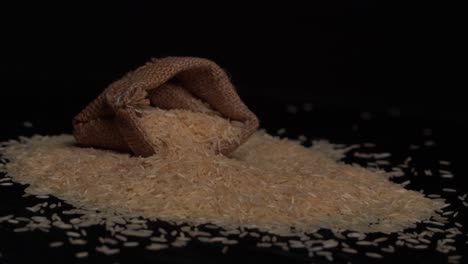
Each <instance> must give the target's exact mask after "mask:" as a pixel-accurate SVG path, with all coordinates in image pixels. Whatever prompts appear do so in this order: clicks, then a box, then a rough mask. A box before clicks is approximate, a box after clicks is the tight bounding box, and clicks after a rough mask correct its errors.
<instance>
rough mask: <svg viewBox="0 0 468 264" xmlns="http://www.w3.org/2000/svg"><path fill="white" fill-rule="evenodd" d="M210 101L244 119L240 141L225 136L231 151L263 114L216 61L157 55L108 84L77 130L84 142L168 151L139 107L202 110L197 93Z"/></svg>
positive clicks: (225, 149) (137, 151)
mask: <svg viewBox="0 0 468 264" xmlns="http://www.w3.org/2000/svg"><path fill="white" fill-rule="evenodd" d="M194 97H195V98H197V99H200V100H202V101H204V102H206V103H208V104H209V105H210V106H211V107H212V108H213V109H214V110H216V111H218V112H219V113H221V115H222V116H224V117H226V118H228V119H230V120H234V121H238V122H241V123H243V128H242V132H241V135H240V141H235V140H233V141H224V142H222V144H221V148H220V149H219V152H221V153H223V154H227V153H229V152H231V151H233V150H235V149H236V148H237V147H238V146H239V145H240V144H242V143H243V142H245V141H246V140H247V138H248V137H249V136H250V135H251V134H252V133H253V132H255V131H256V130H257V128H258V119H257V117H256V116H255V114H253V113H252V112H251V111H250V110H249V109H248V108H247V106H246V105H245V104H244V103H243V102H242V100H241V99H240V97H239V96H238V94H237V92H236V90H235V88H234V86H233V85H232V83H231V82H230V80H229V78H228V76H227V75H226V73H225V72H224V70H223V69H221V68H220V67H219V66H218V65H216V64H215V63H214V62H212V61H210V60H207V59H202V58H194V57H167V58H162V59H153V60H152V61H151V62H149V63H147V64H146V65H144V66H142V67H140V68H138V69H136V70H135V71H133V72H130V73H128V74H127V75H126V76H124V77H123V78H122V79H120V80H117V81H115V82H114V83H112V84H111V85H110V86H109V87H108V88H106V89H105V90H104V91H103V92H102V93H101V94H100V95H99V96H98V97H97V98H96V99H95V100H94V101H92V102H91V103H90V104H89V105H88V106H87V107H86V108H85V109H84V110H82V111H81V112H80V113H79V114H78V115H76V116H75V118H74V119H73V135H74V137H75V139H76V140H77V142H78V143H79V144H80V145H82V146H92V147H99V148H105V149H113V150H118V151H125V152H131V153H133V154H134V155H137V156H143V157H147V156H151V155H154V154H160V155H163V154H164V153H165V152H166V151H167V146H166V144H165V143H164V140H163V139H161V140H160V141H158V142H153V141H151V140H149V137H148V135H147V132H146V131H145V130H144V128H143V127H142V126H141V123H140V120H139V118H140V117H141V112H140V111H139V109H141V107H143V106H149V105H151V106H156V107H159V108H162V109H187V110H192V111H198V110H199V109H198V107H197V106H195V105H194V103H193V101H194V100H193V98H194Z"/></svg>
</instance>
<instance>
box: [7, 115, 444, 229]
mask: <svg viewBox="0 0 468 264" xmlns="http://www.w3.org/2000/svg"><path fill="white" fill-rule="evenodd" d="M142 113H143V116H142V124H144V127H145V128H146V130H147V134H148V136H149V137H150V138H151V140H154V141H159V142H161V141H162V142H164V144H165V146H166V147H167V149H168V152H167V153H165V155H159V156H158V155H155V156H151V157H147V158H142V157H133V156H130V155H128V154H124V153H116V152H112V151H106V150H99V149H93V148H81V147H78V146H76V145H75V141H74V139H73V137H72V136H70V135H59V136H34V137H32V138H21V139H20V141H10V142H8V143H7V144H5V147H3V148H2V149H0V153H1V154H2V155H3V157H4V158H6V159H8V160H9V162H8V163H7V164H5V165H3V167H0V170H2V171H5V172H7V173H8V175H11V176H12V177H13V178H14V180H15V181H17V182H20V183H23V184H29V185H30V186H29V187H28V188H27V192H28V193H32V194H36V195H37V194H43V195H45V194H51V195H55V196H57V197H58V198H61V199H63V200H65V201H67V202H69V203H71V204H73V205H75V206H77V207H80V208H89V209H98V210H101V211H104V212H110V213H113V212H117V213H119V214H124V215H128V216H143V217H147V218H151V219H154V218H157V219H161V220H170V221H184V222H188V223H214V224H216V225H219V226H222V227H236V226H245V227H258V228H260V229H262V230H266V231H269V232H271V233H277V234H285V235H288V234H291V232H292V231H291V228H294V232H307V231H313V230H316V229H318V228H333V229H346V230H355V231H360V232H383V233H391V232H398V231H401V230H404V229H406V228H410V227H414V226H415V224H416V223H417V222H421V221H423V220H426V219H429V218H430V217H431V216H433V215H435V211H436V210H439V209H441V208H443V207H444V203H443V202H442V201H440V200H431V199H428V198H425V197H424V195H423V194H421V193H419V192H416V191H411V190H407V189H405V188H403V187H402V186H401V185H399V184H395V183H393V182H391V181H389V180H388V179H387V178H388V177H387V176H386V175H384V174H383V173H379V172H375V171H371V170H368V169H366V168H363V167H358V166H352V165H347V164H344V163H342V162H340V161H339V160H338V159H337V158H336V157H337V156H339V155H337V153H336V150H334V149H333V146H332V145H330V146H328V147H325V146H324V145H323V144H322V145H320V147H317V148H314V147H312V148H306V147H303V146H302V145H301V144H300V143H299V142H297V141H293V140H289V139H280V138H278V137H273V136H271V135H269V134H267V133H265V132H262V131H258V132H256V133H255V134H254V135H253V136H252V137H251V138H250V139H249V140H248V141H247V142H245V143H244V144H243V145H241V146H240V147H239V148H238V149H237V150H236V151H234V152H233V153H231V154H230V155H229V156H224V155H221V154H217V151H216V149H217V148H219V146H220V144H221V142H223V141H225V140H238V135H239V131H240V126H241V125H240V124H239V123H237V122H232V121H229V120H227V119H224V118H222V117H221V116H219V115H217V114H214V113H213V112H205V113H201V112H199V113H196V112H190V111H187V110H162V109H157V108H151V109H142ZM333 151H335V152H333Z"/></svg>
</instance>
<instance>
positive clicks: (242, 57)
mask: <svg viewBox="0 0 468 264" xmlns="http://www.w3.org/2000/svg"><path fill="white" fill-rule="evenodd" d="M460 12H461V10H460V9H459V8H457V7H456V6H440V5H435V4H429V3H424V4H416V3H412V5H410V3H406V4H405V5H403V4H398V3H396V2H395V3H393V4H388V5H384V4H379V5H377V4H375V3H374V2H373V1H365V0H360V1H353V2H333V3H328V4H323V3H321V4H319V3H312V4H310V3H309V4H305V3H294V2H279V3H270V4H268V5H259V6H254V5H252V4H249V5H247V4H245V5H241V4H232V3H231V4H229V3H224V4H211V5H210V4H207V3H205V4H204V5H201V4H200V3H197V4H188V3H176V4H173V5H171V6H168V5H162V4H155V3H152V4H150V3H149V2H136V1H135V2H125V3H119V4H117V3H112V4H110V3H108V4H101V5H97V3H93V4H83V3H81V4H79V3H78V2H75V4H67V5H63V4H57V3H56V4H44V3H40V4H35V5H32V4H26V3H22V4H17V5H15V6H3V7H2V9H1V19H2V20H3V21H2V24H1V26H2V32H1V36H2V37H1V44H0V45H2V46H3V48H2V49H1V59H0V81H1V91H2V93H1V97H2V98H3V99H4V100H2V105H1V110H2V112H3V111H10V110H11V109H12V108H15V111H17V112H19V111H21V110H20V109H18V107H16V105H18V104H21V105H23V106H26V109H24V110H25V111H24V113H23V115H24V116H28V115H30V114H31V113H30V111H29V109H34V110H35V111H36V112H37V111H38V112H45V113H47V114H48V113H50V111H53V109H54V108H56V107H61V108H62V111H61V112H60V113H61V114H63V118H65V117H67V118H69V117H71V116H72V115H74V114H76V113H77V112H78V111H79V110H81V108H82V107H83V106H84V105H85V104H86V103H87V102H88V101H89V100H91V99H92V98H93V97H94V96H96V95H97V94H99V92H100V91H101V90H102V89H103V88H105V87H106V86H107V85H108V84H109V83H110V82H112V81H113V80H115V79H117V78H119V77H121V76H122V75H123V74H124V73H126V72H127V71H129V70H131V69H134V68H136V67H137V66H139V65H141V64H143V63H144V62H146V61H147V60H149V59H150V58H151V57H162V56H168V55H175V56H199V57H206V58H209V59H212V60H214V61H216V62H217V63H218V64H220V65H221V66H222V67H223V68H225V69H226V70H227V71H228V72H229V74H230V76H231V77H232V81H233V82H234V84H235V85H236V86H237V88H238V90H239V93H240V94H241V96H242V97H243V98H245V100H246V101H248V102H249V103H250V102H252V103H251V105H253V104H257V102H297V101H300V102H304V101H307V102H313V103H315V104H321V105H325V106H330V107H334V108H350V107H351V108H361V109H371V110H372V109H379V110H383V109H385V108H388V107H392V106H398V107H402V108H403V109H405V110H407V111H406V112H408V113H411V114H414V115H417V116H423V117H429V118H443V119H452V120H457V121H466V120H467V118H466V116H465V115H464V112H466V106H465V102H464V97H465V96H464V95H463V93H464V91H463V89H464V88H465V87H466V82H465V81H464V80H462V74H463V72H464V69H465V68H466V66H465V65H464V61H466V51H465V48H463V47H464V46H466V45H465V44H466V41H464V34H463V30H462V24H463V23H462V16H460V15H459V13H460Z"/></svg>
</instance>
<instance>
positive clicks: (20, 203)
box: [0, 99, 468, 263]
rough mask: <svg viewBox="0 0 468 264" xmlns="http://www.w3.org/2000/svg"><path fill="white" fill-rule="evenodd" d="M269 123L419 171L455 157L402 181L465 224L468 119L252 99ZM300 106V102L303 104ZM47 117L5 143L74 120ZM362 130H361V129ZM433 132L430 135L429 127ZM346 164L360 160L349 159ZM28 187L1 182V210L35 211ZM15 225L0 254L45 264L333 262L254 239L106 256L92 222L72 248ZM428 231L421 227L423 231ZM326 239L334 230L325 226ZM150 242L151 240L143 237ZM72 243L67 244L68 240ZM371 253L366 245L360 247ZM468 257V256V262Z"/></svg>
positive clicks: (414, 258) (1, 238)
mask: <svg viewBox="0 0 468 264" xmlns="http://www.w3.org/2000/svg"><path fill="white" fill-rule="evenodd" d="M248 101H249V103H250V104H251V105H255V107H253V108H254V109H255V111H256V112H257V113H258V115H259V117H260V118H261V120H262V126H263V127H264V128H267V130H268V131H270V132H271V133H275V131H276V130H277V129H279V128H283V127H284V128H287V131H288V132H287V135H288V136H289V137H291V138H296V137H297V136H299V135H300V134H304V135H306V136H308V137H310V138H312V139H321V138H322V139H323V138H325V139H329V140H331V141H332V142H334V143H344V144H360V143H364V142H373V143H376V144H377V147H376V148H375V149H373V150H372V151H377V152H378V151H382V152H391V153H392V158H391V160H392V162H393V163H395V164H399V163H402V162H403V160H405V159H406V157H408V156H411V157H412V158H413V161H412V163H411V167H414V168H416V169H417V170H418V171H419V172H420V173H422V171H423V170H424V169H433V170H434V171H436V170H437V169H439V164H438V161H439V160H448V161H450V162H452V163H453V165H452V166H450V167H449V169H450V170H451V171H453V173H454V174H455V175H456V176H455V178H454V179H440V178H439V177H437V176H432V177H427V176H416V177H415V176H408V177H404V178H398V179H395V181H397V182H402V181H404V180H406V179H411V180H412V183H411V184H410V185H409V186H408V188H410V189H414V190H420V189H423V190H425V192H426V193H441V194H442V195H443V197H444V198H448V199H449V201H452V202H454V205H453V206H452V207H451V208H450V210H452V209H455V210H459V211H460V214H459V216H458V217H457V219H456V221H457V222H460V223H466V222H467V221H466V220H467V212H468V210H467V208H466V207H463V206H461V205H460V203H459V201H457V199H456V195H460V194H462V193H466V192H468V188H467V186H468V185H467V178H466V176H465V175H466V173H467V170H466V167H465V162H464V156H463V155H461V154H462V153H463V152H464V151H463V149H466V147H467V144H466V141H465V140H463V138H464V135H466V133H467V132H468V131H467V127H466V125H463V124H457V123H455V122H452V121H447V120H437V119H421V118H415V117H412V116H407V115H406V113H405V112H401V113H400V116H395V109H389V111H387V112H385V111H384V112H375V111H370V112H369V113H370V114H371V116H372V118H371V119H370V120H363V119H362V118H361V116H362V111H361V110H358V109H338V108H322V107H315V109H314V110H313V111H312V112H304V111H303V110H301V109H300V107H299V112H298V113H297V114H291V113H287V112H286V110H285V109H286V108H287V107H288V105H285V104H271V103H270V104H263V103H261V102H258V101H257V102H256V103H255V104H253V103H254V102H255V99H252V100H248ZM299 106H300V105H299ZM50 114H51V115H45V114H44V113H43V114H42V118H32V119H27V120H29V121H32V123H33V124H34V127H33V128H24V127H22V123H21V122H20V120H9V121H7V124H8V126H6V127H5V129H3V131H2V138H1V139H2V140H4V139H9V138H14V137H16V136H18V135H31V134H33V133H41V134H44V133H47V134H48V133H59V132H66V131H69V127H68V121H69V120H68V119H67V118H60V117H59V116H55V115H53V113H50ZM356 128H357V129H356ZM427 129H431V131H432V135H430V136H427V135H424V134H425V133H426V134H427ZM424 131H426V132H424ZM428 140H431V141H434V142H435V145H434V146H424V142H426V141H428ZM410 144H414V145H418V146H421V148H420V149H419V150H410V149H409V145H410ZM346 160H347V162H351V161H354V159H353V158H352V157H351V156H349V157H347V158H346ZM442 187H451V188H456V189H457V190H458V191H459V192H458V193H457V194H447V193H442V192H441V188H442ZM21 194H22V188H21V187H19V186H15V187H14V188H11V187H1V189H0V215H7V214H11V213H14V214H15V215H17V216H21V215H25V216H28V213H27V211H26V210H25V209H24V208H25V206H27V205H29V206H31V205H34V204H36V203H37V202H38V201H37V199H36V200H35V198H21ZM159 225H163V226H164V227H166V228H168V226H167V225H166V224H164V223H153V224H152V226H151V227H152V228H156V227H158V226H159ZM13 228H14V225H9V224H4V225H3V224H2V225H1V226H0V252H2V254H3V257H2V258H0V263H2V261H3V263H31V262H32V261H33V260H34V261H40V262H42V263H46V262H47V263H74V262H76V263H85V262H96V263H98V262H99V263H153V262H157V263H239V262H245V263H261V262H270V263H310V262H311V261H313V263H322V262H324V263H325V262H327V261H326V260H325V259H322V258H314V259H310V258H308V257H307V254H306V252H304V251H301V250H291V251H290V252H283V251H281V250H279V249H276V250H272V249H259V248H256V247H255V240H254V239H252V238H250V239H245V240H241V243H240V245H237V246H233V247H231V248H230V249H229V252H228V254H226V255H223V254H221V249H222V246H221V245H216V244H215V245H211V244H201V243H194V244H189V246H188V247H186V248H183V249H170V250H167V251H162V252H156V253H155V252H148V251H146V250H145V249H144V248H143V246H142V247H139V248H137V249H127V248H122V252H121V254H119V255H117V256H111V257H105V256H104V255H102V254H99V253H96V252H95V251H94V247H95V246H96V245H97V243H98V242H97V237H98V236H103V235H104V234H105V232H104V229H103V228H102V227H93V228H91V229H87V231H88V237H87V240H88V241H90V242H89V244H88V245H87V246H71V245H68V246H65V247H63V248H58V249H53V248H48V244H49V243H50V242H52V241H56V240H62V239H65V238H66V236H65V235H64V233H63V231H61V230H55V231H52V232H51V233H42V232H40V231H37V232H34V233H24V234H23V233H20V234H18V233H13V232H12V229H13ZM419 230H421V229H419ZM322 234H324V235H326V236H327V231H322ZM465 240H466V237H463V238H462V239H461V240H458V242H457V243H459V244H457V245H458V248H459V250H458V251H457V252H454V253H451V255H453V254H461V255H464V256H465V257H466V253H467V252H466V244H464V243H465V242H464V241H465ZM141 241H142V243H144V244H143V245H145V243H148V241H146V242H145V240H144V239H142V240H141ZM66 244H67V243H66ZM359 249H360V250H362V251H364V249H365V248H362V247H361V248H359ZM81 250H88V251H89V252H90V257H89V258H87V259H84V260H79V261H77V260H75V258H74V255H73V254H74V253H75V252H78V251H81ZM385 256H386V257H385V258H384V259H383V260H382V261H378V262H380V263H395V262H396V261H403V260H404V261H405V262H411V263H446V261H447V256H444V255H443V254H441V253H437V252H436V251H435V250H434V249H431V250H424V251H422V250H410V249H407V248H398V247H397V252H396V253H395V254H385ZM347 261H352V262H353V263H374V262H376V261H375V260H373V259H369V258H367V257H365V256H362V255H361V254H359V255H357V256H353V255H346V254H343V253H341V252H339V250H338V251H337V252H336V253H335V262H336V263H346V262H347ZM464 261H466V259H464Z"/></svg>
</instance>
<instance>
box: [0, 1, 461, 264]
mask: <svg viewBox="0 0 468 264" xmlns="http://www.w3.org/2000/svg"><path fill="white" fill-rule="evenodd" d="M460 12H461V9H460V8H459V7H456V6H438V5H432V4H428V3H425V4H416V3H412V5H409V4H408V3H405V4H401V3H396V2H393V4H389V5H385V4H375V3H374V2H373V1H364V0H361V1H352V2H333V3H327V4H323V3H320V4H318V3H312V4H311V3H308V4H304V3H302V4H300V3H294V2H283V3H269V4H268V5H263V6H253V5H252V4H249V5H247V4H246V5H240V4H232V3H231V4H228V3H222V4H221V3H219V4H215V5H208V4H205V6H201V5H200V3H197V4H187V3H176V4H174V5H172V6H167V5H160V4H155V3H149V2H126V3H119V4H117V3H112V4H110V3H109V4H107V5H104V4H101V5H97V4H96V3H92V4H83V3H80V4H78V2H76V3H74V4H70V3H69V4H67V5H63V4H44V3H40V4H35V5H32V4H26V3H18V4H16V5H15V6H2V8H1V9H0V13H1V14H0V19H1V20H2V21H1V32H0V34H1V35H0V47H1V51H0V55H1V58H0V98H1V103H0V111H1V114H2V127H0V128H1V129H2V133H1V138H0V139H1V140H6V139H9V138H12V137H16V136H18V135H20V134H26V135H28V134H32V133H43V134H48V133H59V132H70V131H71V119H72V117H73V116H74V115H75V114H77V113H78V112H79V111H80V110H81V109H82V108H83V107H84V106H85V105H86V104H87V103H88V102H89V101H90V100H92V99H93V98H94V97H95V96H97V95H98V94H99V93H100V92H101V91H102V90H103V89H104V88H105V87H106V86H107V85H108V84H110V83H111V82H112V81H114V80H116V79H118V78H120V77H121V76H122V75H123V74H125V73H126V72H127V71H129V70H131V69H134V68H136V67H138V66H140V65H142V64H143V63H145V62H146V61H148V60H149V59H150V58H151V57H163V56H169V55H171V56H197V57H205V58H209V59H212V60H214V61H215V62H217V63H218V64H219V65H221V66H222V67H223V68H224V69H226V70H227V72H228V73H229V75H230V77H231V79H232V81H233V83H234V84H235V85H236V87H237V89H238V92H239V94H240V95H241V97H242V98H243V99H244V100H245V101H246V103H247V104H248V105H249V107H251V108H252V109H253V110H254V112H256V113H257V114H258V116H259V117H260V120H261V124H262V126H263V127H266V128H268V129H270V130H271V131H274V130H276V129H278V128H280V127H287V128H288V131H289V132H288V133H289V134H288V136H291V137H296V136H298V135H299V134H301V133H305V134H306V135H307V136H311V137H314V138H315V137H316V138H328V139H331V140H332V141H333V142H340V143H362V142H365V141H371V142H377V143H378V144H379V146H380V147H381V148H382V149H381V151H390V152H392V153H394V158H395V161H398V162H401V161H402V160H404V158H406V157H407V156H408V155H410V154H411V155H413V154H415V153H409V150H408V149H407V146H408V145H409V144H419V145H422V144H423V142H424V141H425V140H429V139H430V140H435V141H436V142H437V145H436V147H435V148H429V149H426V150H423V151H422V152H421V153H419V155H420V161H419V165H421V168H423V167H424V168H427V167H430V166H433V165H431V164H434V162H433V161H434V160H437V159H448V160H450V161H452V162H454V166H455V168H454V171H455V173H456V175H466V172H467V171H466V169H465V168H464V167H463V165H464V164H465V161H464V159H463V155H462V154H463V149H465V148H466V147H467V146H468V144H467V143H466V139H465V136H466V133H467V132H468V129H467V122H468V118H467V116H466V115H465V113H466V112H467V106H466V102H465V95H464V89H465V88H466V82H465V81H464V80H463V75H464V74H465V70H466V66H465V65H464V64H465V61H466V51H465V49H464V47H466V41H464V38H465V37H464V31H463V30H462V25H463V23H462V20H463V19H462V18H463V17H462V16H461V15H460ZM302 103H312V104H313V105H314V109H316V110H314V112H313V113H309V114H306V113H299V114H298V115H289V114H286V113H285V112H284V109H285V107H286V106H287V105H288V104H297V105H301V104H302ZM363 111H365V112H370V113H372V115H373V116H377V117H378V118H376V119H373V120H371V121H366V120H362V118H360V114H361V113H362V112H363ZM396 113H399V115H396ZM23 121H32V122H33V124H34V128H33V129H29V130H28V129H25V128H22V127H21V123H22V122H23ZM353 127H358V128H359V129H358V130H356V129H352V128H353ZM427 128H430V129H432V131H433V135H432V136H431V138H427V136H423V130H424V129H427ZM1 140H0V141H1ZM415 155H416V154H415ZM434 169H437V168H434ZM439 184H440V183H439V182H438V181H433V182H429V183H428V182H419V183H416V185H415V186H410V188H414V189H418V188H423V187H424V188H428V189H432V190H436V189H440V188H439V187H440V186H439ZM451 184H452V186H448V187H460V188H462V190H464V191H465V192H466V185H467V180H466V177H460V178H457V179H456V181H455V182H453V183H451ZM464 186H465V187H464ZM463 188H464V189H463ZM16 192H17V193H15V192H14V191H10V192H2V193H1V194H2V195H3V197H1V198H2V199H1V200H2V201H7V202H5V204H2V206H3V207H2V206H0V209H2V210H4V214H6V213H11V211H8V210H21V209H18V208H22V207H23V206H22V205H21V203H23V202H21V201H20V200H18V199H17V198H14V197H18V196H19V195H20V190H19V189H18V190H16ZM16 207H18V208H17V209H14V208H16ZM462 217H464V218H463V219H466V216H465V215H464V214H462ZM5 234H6V235H5V236H4V238H5V239H3V240H0V244H1V245H2V247H3V250H5V249H8V251H5V252H3V254H4V255H5V261H8V260H9V261H8V262H6V263H19V262H24V263H28V262H30V261H32V260H33V259H36V258H37V259H41V257H42V259H43V260H51V259H50V258H48V257H49V256H48V255H47V254H52V253H51V250H50V249H46V248H47V243H46V242H44V241H43V240H44V239H45V240H47V239H46V238H45V237H44V236H42V235H37V234H36V235H35V236H30V237H28V235H26V236H25V237H21V236H17V235H16V234H14V233H12V232H11V230H10V231H8V232H5ZM41 237H42V238H41ZM25 243H26V244H27V245H28V247H29V248H32V249H33V250H31V251H29V253H28V254H31V255H27V254H24V255H23V254H21V248H22V246H21V245H22V244H25ZM463 246H465V245H463ZM42 250H44V252H47V254H46V255H42V256H41V252H42ZM54 252H59V253H53V254H55V255H52V257H53V258H55V261H56V262H58V263H60V262H63V261H65V260H70V259H73V254H72V253H70V252H72V251H67V250H64V251H54ZM215 252H217V253H215ZM460 253H461V254H465V253H466V252H460ZM125 254H126V255H125V256H124V257H122V259H120V260H119V261H120V262H121V263H131V262H132V261H139V262H141V263H144V262H145V261H146V262H149V261H153V260H158V259H157V258H156V259H154V256H152V257H151V256H150V255H144V254H143V253H142V252H141V251H138V252H137V253H135V254H133V253H131V252H130V253H128V252H127V253H125ZM165 254H166V253H165ZM62 255H63V256H62ZM136 256H139V258H136ZM149 256H150V257H149ZM162 256H163V257H164V258H163V259H159V261H162V262H167V263H218V262H226V263H227V262H229V263H238V262H245V263H258V262H261V261H269V262H272V261H273V262H274V261H275V260H276V262H277V263H284V262H288V263H293V262H294V263H296V262H297V263H308V262H309V260H307V259H305V258H303V257H302V256H301V257H298V256H296V255H294V254H289V255H288V254H286V253H281V252H268V251H266V252H263V251H258V250H257V249H252V248H250V247H249V246H246V247H244V248H240V249H238V250H237V251H234V253H233V254H232V255H230V256H228V258H226V257H224V258H222V256H221V255H220V254H219V249H216V250H212V249H209V248H208V249H207V248H203V247H200V248H198V247H192V248H189V249H188V250H186V251H175V252H169V253H167V254H166V255H164V254H163V255H162ZM95 260H96V261H99V262H102V261H104V262H105V261H106V260H105V259H102V256H101V257H98V258H97V259H95ZM348 260H351V261H356V260H359V262H364V261H368V259H361V258H359V259H347V258H346V257H344V258H342V259H339V260H338V261H340V262H343V263H345V262H346V261H348ZM400 260H406V261H412V262H418V261H420V262H421V263H423V262H424V263H428V262H434V263H440V262H443V261H444V258H443V257H441V256H440V255H437V254H426V253H414V252H411V251H399V252H398V253H397V254H396V255H395V256H392V257H390V258H388V259H386V260H385V262H387V263H394V262H396V261H400ZM1 261H2V259H0V263H1ZM114 261H116V260H115V258H114V259H110V260H109V259H107V262H109V263H113V262H114ZM317 261H318V262H320V261H321V260H317Z"/></svg>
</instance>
